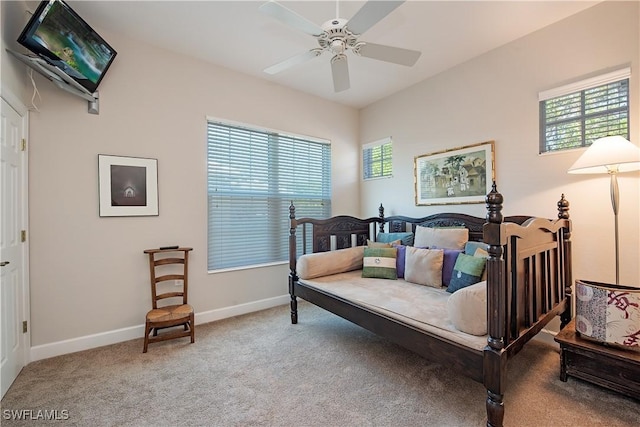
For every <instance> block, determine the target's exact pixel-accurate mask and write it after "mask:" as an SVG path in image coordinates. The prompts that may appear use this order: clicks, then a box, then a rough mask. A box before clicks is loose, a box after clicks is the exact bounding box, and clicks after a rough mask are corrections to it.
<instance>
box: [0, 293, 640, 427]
mask: <svg viewBox="0 0 640 427" xmlns="http://www.w3.org/2000/svg"><path fill="white" fill-rule="evenodd" d="M299 313H300V323H299V324H298V325H291V324H290V321H289V308H288V306H281V307H276V308H273V309H269V310H265V311H262V312H259V313H253V314H249V315H245V316H241V317H237V318H233V319H226V320H223V321H219V322H214V323H210V324H206V325H198V326H197V327H196V343H195V344H191V345H190V344H189V343H188V342H189V341H188V339H186V338H185V339H181V340H173V341H167V342H164V343H157V344H152V345H150V347H149V352H148V353H147V354H142V338H141V339H138V340H133V341H128V342H124V343H120V344H115V345H111V346H107V347H102V348H98V349H93V350H88V351H84V352H79V353H74V354H69V355H65V356H60V357H55V358H51V359H47V360H41V361H38V362H34V363H31V364H29V365H28V366H27V367H25V369H24V370H23V371H22V373H21V374H20V375H19V376H18V378H17V379H16V381H15V383H14V384H13V386H12V387H11V388H10V390H9V391H8V392H7V394H6V396H5V397H4V399H3V400H2V405H1V406H2V418H1V420H0V421H1V423H2V426H13V425H30V426H34V425H46V424H55V425H64V426H68V425H69V426H70V425H77V426H197V425H202V426H482V425H484V423H485V405H484V402H485V390H484V387H483V386H482V385H481V384H479V383H476V382H474V381H472V380H470V379H468V378H466V377H464V376H461V375H459V374H457V373H456V372H454V371H453V370H451V369H448V368H447V367H446V366H441V365H436V364H432V363H430V362H428V361H426V360H424V359H422V358H420V357H418V356H416V355H414V354H412V353H411V352H408V351H406V350H404V349H402V348H400V347H398V346H396V345H394V344H391V343H389V342H387V341H385V340H383V339H381V338H378V337H377V336H375V335H373V334H371V333H369V332H367V331H365V330H364V329H362V328H360V327H358V326H355V325H352V324H351V323H349V322H347V321H345V320H343V319H341V318H339V317H337V316H334V315H332V314H330V313H328V312H325V311H323V310H321V309H319V308H316V307H314V306H312V305H310V304H308V303H304V302H301V303H300V311H299ZM558 371H559V355H558V351H557V349H556V348H554V347H553V346H551V345H548V344H544V343H540V342H532V343H530V344H529V345H527V346H526V348H525V349H524V350H523V351H522V352H521V353H520V354H519V355H518V356H517V357H516V358H515V359H514V360H513V361H512V363H511V366H510V369H509V374H508V386H507V392H506V395H505V407H506V415H505V424H506V425H509V426H639V425H640V402H638V401H636V400H632V399H629V398H625V397H623V396H621V395H618V394H615V393H613V392H609V391H607V390H604V389H602V388H599V387H597V386H593V385H590V384H588V383H586V382H582V381H579V380H575V379H571V378H570V379H569V381H568V382H566V383H563V382H561V381H560V380H559V379H558ZM45 410H46V411H49V412H48V413H49V414H52V413H53V414H57V415H58V418H68V419H66V420H58V421H51V422H46V421H44V420H32V419H30V420H28V421H16V420H12V419H10V418H11V413H12V412H11V411H17V413H21V414H23V415H27V417H30V418H37V417H39V416H41V415H43V414H44V412H38V411H45ZM29 411H30V412H29ZM52 411H57V412H52ZM13 413H16V412H13ZM8 418H9V419H8Z"/></svg>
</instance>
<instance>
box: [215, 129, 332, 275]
mask: <svg viewBox="0 0 640 427" xmlns="http://www.w3.org/2000/svg"><path fill="white" fill-rule="evenodd" d="M207 141H208V150H207V151H208V155H207V162H208V180H207V184H208V185H207V192H208V222H209V226H208V242H209V255H208V269H209V270H218V269H225V268H234V267H243V266H250V265H259V264H268V263H273V262H281V261H285V260H287V259H288V236H289V205H290V203H291V202H292V201H293V202H294V204H295V205H296V211H297V214H296V216H303V215H301V214H302V213H303V214H304V216H312V217H317V218H326V217H328V216H330V214H331V147H330V145H329V144H327V143H322V142H317V141H312V140H306V139H304V138H299V137H292V136H287V135H282V134H278V133H275V132H269V131H263V130H259V129H248V128H244V127H240V126H235V125H228V124H224V123H217V122H212V121H209V122H208V126H207Z"/></svg>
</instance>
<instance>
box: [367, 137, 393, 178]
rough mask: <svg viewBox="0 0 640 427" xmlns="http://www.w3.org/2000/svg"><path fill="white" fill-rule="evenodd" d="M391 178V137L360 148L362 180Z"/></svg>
mask: <svg viewBox="0 0 640 427" xmlns="http://www.w3.org/2000/svg"><path fill="white" fill-rule="evenodd" d="M392 176H393V146H392V143H391V137H388V138H384V139H381V140H379V141H375V142H370V143H368V144H365V145H363V146H362V178H363V179H365V180H367V179H375V178H391V177H392Z"/></svg>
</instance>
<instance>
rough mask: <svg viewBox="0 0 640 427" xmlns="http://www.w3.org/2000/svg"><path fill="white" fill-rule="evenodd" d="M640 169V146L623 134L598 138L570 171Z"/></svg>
mask: <svg viewBox="0 0 640 427" xmlns="http://www.w3.org/2000/svg"><path fill="white" fill-rule="evenodd" d="M615 169H617V171H618V172H632V171H637V170H640V148H638V147H637V146H636V145H635V144H633V143H631V142H630V141H627V140H626V139H625V138H623V137H621V136H607V137H604V138H600V139H597V140H595V141H594V142H593V144H591V146H590V147H589V148H587V151H585V152H584V153H582V156H580V157H579V158H578V160H576V162H575V163H574V164H573V166H571V167H570V168H569V171H568V172H569V173H609V171H610V170H615Z"/></svg>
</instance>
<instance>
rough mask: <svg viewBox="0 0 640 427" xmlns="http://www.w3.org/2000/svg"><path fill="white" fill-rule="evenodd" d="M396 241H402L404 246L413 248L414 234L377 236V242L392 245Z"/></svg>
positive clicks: (379, 234)
mask: <svg viewBox="0 0 640 427" xmlns="http://www.w3.org/2000/svg"><path fill="white" fill-rule="evenodd" d="M396 240H401V241H402V244H403V245H406V246H413V233H411V232H406V233H378V235H377V236H376V241H377V242H382V243H391V242H394V241H396Z"/></svg>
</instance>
